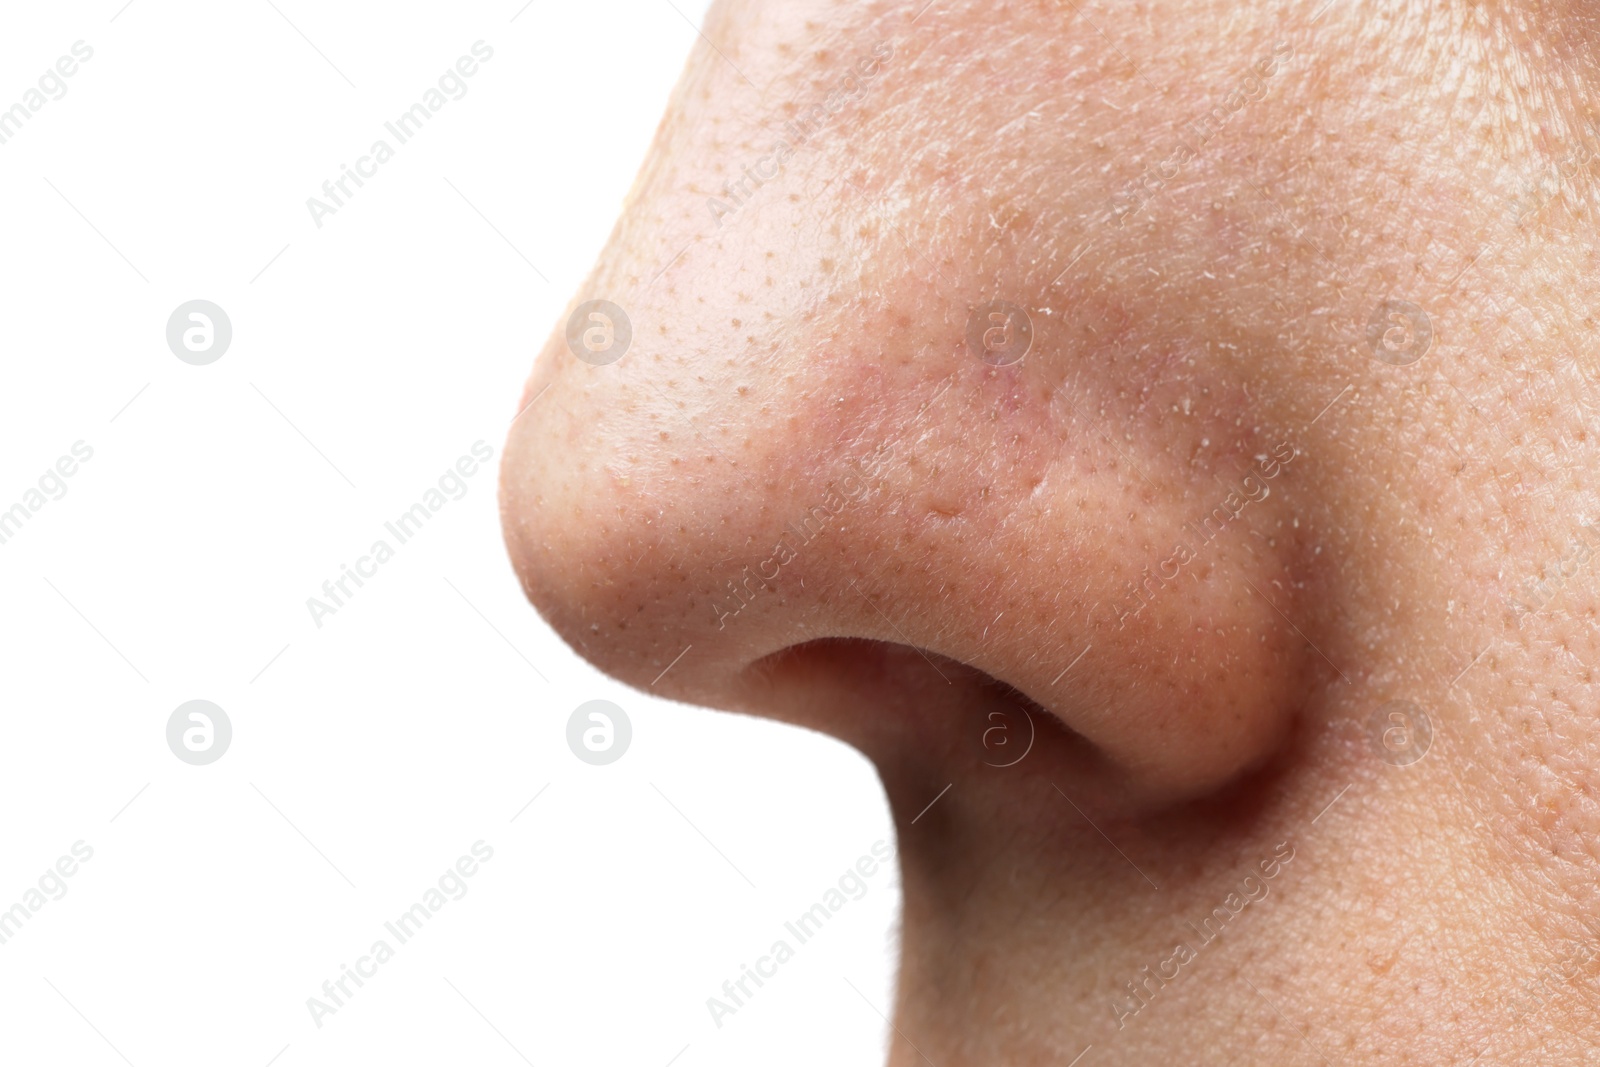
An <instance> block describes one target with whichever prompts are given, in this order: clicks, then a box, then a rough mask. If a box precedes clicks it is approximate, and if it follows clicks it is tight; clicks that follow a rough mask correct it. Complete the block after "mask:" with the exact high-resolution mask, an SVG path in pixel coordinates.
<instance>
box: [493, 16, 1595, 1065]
mask: <svg viewBox="0 0 1600 1067" xmlns="http://www.w3.org/2000/svg"><path fill="white" fill-rule="evenodd" d="M1318 6H1319V5H1317V4H1313V3H1306V4H1300V5H1293V6H1291V7H1289V8H1285V7H1284V6H1282V5H1276V4H1267V3H1265V2H1263V0H1230V2H1221V0H1209V2H1208V0H1173V2H1171V3H1167V4H1161V5H1151V4H1138V3H1109V2H1085V3H1081V4H1079V3H1074V2H1069V0H1063V2H1061V3H1042V2H1026V3H1024V2H1014V3H1005V2H1000V3H996V2H994V0H982V2H979V0H939V2H936V3H934V4H932V5H930V6H929V7H927V8H926V9H925V10H921V13H920V14H919V13H918V12H919V9H921V7H922V2H921V0H917V2H914V3H906V4H888V3H869V4H860V5H844V4H832V3H823V2H820V0H797V2H786V3H783V4H763V3H758V2H755V0H736V2H729V3H719V4H718V5H717V6H716V7H714V8H713V10H712V12H711V14H710V15H709V16H708V18H707V20H706V24H705V33H706V36H707V37H708V38H710V40H711V41H713V42H715V44H716V49H717V50H713V49H712V48H709V47H704V46H702V47H701V48H699V49H698V50H697V51H696V52H695V54H694V56H693V58H692V59H691V61H690V63H689V67H688V70H687V72H686V74H685V76H684V80H683V83H682V85H681V86H680V87H679V90H678V92H677V94H676V95H675V98H674V100H673V102H672V105H671V107H670V109H669V110H668V113H667V116H666V118H665V120H664V122H663V125H662V127H661V130H660V133H659V135H658V138H657V142H656V144H655V146H654V148H653V150H652V151H651V154H650V156H649V158H648V160H647V161H646V163H645V166H644V169H643V171H642V173H641V175H640V177H639V180H638V183H637V184H636V186H635V189H634V192H633V194H632V195H631V197H630V199H629V202H628V204H627V206H626V209H625V211H624V214H623V216H622V219H621V221H620V223H619V224H618V227H617V230H616V232H615V234H614V235H613V238H612V240H611V242H610V244H609V245H608V247H607V248H606V250H605V251H604V253H603V254H602V256H601V257H600V260H599V262H598V264H597V265H596V267H595V270H594V273H593V275H592V277H591V279H590V281H589V283H588V284H587V285H586V286H585V287H584V289H583V291H582V292H580V293H578V294H576V295H575V298H574V301H573V306H574V307H575V306H576V305H577V304H578V303H579V302H581V301H585V300H589V299H606V300H610V301H613V302H615V303H616V304H618V305H620V306H621V307H623V308H625V309H626V312H627V315H628V316H629V319H630V322H631V325H632V331H633V339H632V342H631V345H630V347H629V348H628V350H627V352H626V354H625V355H624V356H623V358H621V359H620V360H618V361H616V362H614V363H611V364H609V365H605V366H595V365H591V364H590V363H588V362H585V361H582V360H580V359H578V358H575V357H574V355H573V353H572V352H571V351H570V350H569V348H568V346H567V343H566V339H565V329H564V324H562V328H558V329H557V331H556V333H555V334H554V336H553V337H552V338H551V340H550V342H549V343H548V344H547V345H546V347H545V350H544V352H543V354H542V355H541V357H540V359H539V361H538V363H537V365H536V366H535V368H534V371H533V375H532V378H531V379H530V381H529V384H528V389H527V392H526V394H525V395H524V398H523V400H524V403H525V404H528V403H530V402H531V406H529V408H528V410H527V411H526V412H525V413H524V414H523V415H522V416H521V417H519V418H518V420H517V421H516V423H515V424H514V427H513V431H512V433H511V436H510V440H509V442H508V446H507V449H506V456H507V459H506V462H505V466H504V469H503V485H502V499H503V509H504V518H505V528H506V537H507V541H508V544H509V547H510V551H511V554H512V558H513V560H514V562H515V564H516V567H517V569H518V572H519V574H520V576H521V579H522V582H523V585H524V588H525V589H526V592H527V594H528V596H529V598H530V599H531V600H532V602H533V603H534V605H535V606H536V607H537V608H538V609H539V611H540V612H541V613H542V614H543V615H544V617H545V618H546V619H547V620H549V622H550V624H551V625H552V626H554V627H555V628H556V630H557V631H558V632H560V633H561V634H562V635H563V636H564V637H565V638H566V639H567V640H568V641H569V642H570V643H571V644H572V645H573V647H574V648H576V649H577V650H578V651H579V652H580V653H581V654H582V655H584V656H585V657H587V658H588V659H590V660H591V661H593V662H594V663H596V664H597V665H599V666H600V667H601V668H603V669H604V670H606V671H609V672H610V673H612V674H614V675H616V676H617V677H618V678H620V679H622V680H624V681H626V682H629V683H632V684H634V685H637V686H639V687H641V688H649V689H650V690H651V691H652V692H654V693H657V694H661V695H665V696H669V697H673V698H677V699H682V700H686V701H692V702H696V703H701V704H707V705H711V706H714V707H720V708H727V709H731V710H737V711H744V712H750V713H755V714H760V715H767V716H771V717H774V718H777V719H781V720H784V721H788V722H793V723H798V724H802V725H805V726H809V727H813V728H816V729H819V730H824V731H827V732H829V733H832V734H835V735H837V736H839V737H841V738H843V739H845V740H847V741H849V742H850V743H852V744H854V745H856V746H858V747H859V748H860V749H861V750H862V751H863V752H865V753H866V754H867V755H868V756H869V757H870V758H871V759H872V760H873V761H874V762H875V764H876V765H877V767H878V769H879V772H880V774H881V776H882V779H883V782H884V786H885V789H886V790H887V793H888V796H889V799H890V802H891V804H892V806H893V809H894V813H895V818H896V820H897V823H898V829H899V849H900V862H901V865H902V874H903V884H904V893H905V912H904V921H903V940H904V949H903V961H902V971H901V976H900V983H899V992H898V1003H897V1008H896V1019H895V1025H896V1027H897V1031H896V1035H895V1036H894V1038H893V1041H892V1051H891V1056H890V1062H891V1063H892V1064H895V1065H910V1064H915V1063H922V1062H924V1061H925V1060H924V1058H926V1061H929V1062H932V1063H936V1064H939V1065H940V1067H953V1065H960V1064H986V1065H992V1064H1046V1063H1051V1064H1057V1063H1059V1064H1065V1063H1068V1062H1070V1061H1072V1059H1073V1057H1075V1056H1077V1055H1079V1053H1080V1052H1082V1051H1083V1050H1084V1049H1085V1047H1086V1046H1092V1050H1091V1051H1089V1052H1088V1053H1087V1055H1086V1056H1085V1058H1084V1060H1083V1061H1082V1063H1083V1064H1084V1067H1092V1065H1095V1064H1136V1063H1148V1062H1184V1063H1195V1064H1219V1065H1220V1064H1232V1063H1256V1062H1282V1063H1305V1064H1316V1063H1329V1064H1335V1063H1345V1064H1363V1065H1380V1067H1382V1065H1390V1064H1412V1063H1415V1064H1430V1065H1431V1064H1444V1063H1460V1064H1466V1063H1471V1062H1476V1063H1478V1064H1482V1065H1493V1064H1514V1063H1515V1064H1520V1063H1527V1062H1539V1063H1549V1064H1566V1063H1573V1064H1576V1063H1582V1062H1592V1059H1591V1057H1593V1056H1594V1055H1595V1053H1594V1051H1593V1050H1594V1048H1595V1047H1596V1046H1597V1045H1600V1023H1597V1022H1596V1020H1597V1019H1600V1015H1597V1008H1600V892H1597V890H1596V886H1597V884H1600V883H1597V877H1596V875H1597V867H1600V864H1597V862H1596V860H1597V848H1600V846H1597V844H1596V842H1597V841H1600V808H1597V794H1596V782H1597V780H1600V773H1597V772H1600V725H1597V724H1600V716H1597V714H1596V712H1597V709H1600V692H1597V688H1596V682H1595V676H1594V670H1595V668H1596V667H1597V666H1600V641H1597V639H1596V630H1595V626H1594V622H1595V618H1596V614H1597V608H1600V604H1597V600H1596V596H1595V590H1596V587H1597V586H1596V583H1597V580H1600V579H1597V573H1596V572H1600V500H1597V498H1596V493H1595V489H1594V487H1595V486H1596V485H1600V478H1597V475H1600V455H1597V452H1596V447H1595V442H1594V441H1593V440H1592V439H1591V436H1590V432H1589V429H1588V427H1589V426H1590V425H1591V424H1592V422H1593V420H1594V419H1595V417H1596V415H1595V412H1596V409H1597V406H1600V405H1597V401H1600V389H1597V386H1596V382H1595V378H1596V375H1597V373H1600V369H1597V367H1596V364H1595V358H1594V355H1593V351H1594V340H1593V338H1594V318H1593V317H1592V316H1593V310H1592V309H1594V308H1595V307H1596V306H1597V304H1600V290H1597V286H1596V273H1595V256H1596V249H1597V248H1600V245H1597V242H1596V237H1597V234H1596V232H1595V230H1596V227H1595V217H1594V214H1593V205H1592V203H1591V200H1590V195H1589V187H1590V185H1591V184H1592V179H1593V174H1594V170H1595V166H1594V160H1595V159H1596V158H1600V157H1597V155H1596V151H1595V143H1596V142H1595V138H1594V137H1593V136H1592V127H1593V122H1594V118H1593V116H1591V115H1590V114H1589V111H1588V108H1587V105H1586V103H1585V101H1586V100H1587V99H1589V98H1590V96H1591V94H1590V91H1589V90H1590V87H1591V86H1593V85H1595V84H1597V79H1600V72H1597V71H1596V70H1595V67H1594V46H1595V43H1596V37H1595V34H1596V32H1600V31H1597V29H1596V27H1595V26H1594V25H1593V24H1592V23H1591V21H1590V20H1591V16H1590V15H1587V14H1586V13H1585V7H1584V6H1583V5H1573V4H1564V3H1557V2H1554V0H1552V2H1550V3H1526V4H1518V3H1514V2H1512V0H1499V2H1497V3H1476V4H1473V3H1466V2H1454V0H1440V2H1436V3H1428V4H1424V3H1421V2H1420V0H1418V2H1415V3H1413V2H1406V0H1390V2H1388V3H1374V2H1369V0H1340V2H1337V3H1335V4H1333V5H1332V6H1330V7H1328V8H1326V9H1325V11H1324V13H1322V14H1321V15H1320V17H1314V16H1317V15H1318V12H1317V8H1318ZM883 45H887V46H888V48H887V50H886V49H885V48H884V47H882V46H883ZM875 46H877V47H878V51H877V52H876V53H875V52H874V48H875ZM718 50H720V54H719V51H718ZM875 56H876V57H877V58H878V62H877V64H876V66H875V68H874V70H873V71H872V73H871V74H870V75H868V74H865V73H862V72H863V70H864V69H865V68H864V67H863V66H860V64H870V62H871V61H872V60H873V59H874V57H875ZM852 74H854V75H855V79H854V81H852V82H848V83H847V82H846V79H847V78H848V77H850V76H851V75H852ZM841 87H843V88H841ZM813 105H818V106H821V107H822V108H823V111H822V112H821V113H819V112H816V111H812V110H809V109H811V108H812V107H813ZM1214 108H1215V109H1219V110H1217V111H1215V112H1214V111H1213V109H1214ZM829 110H832V111H833V112H834V113H832V114H828V113H827V112H828V111H829ZM807 114H810V115H811V116H812V117H813V119H816V117H817V116H818V115H819V114H821V115H822V116H823V117H822V119H821V120H819V121H814V122H813V123H812V125H811V126H810V127H809V129H808V128H807V127H806V126H804V125H803V124H802V125H798V126H797V127H794V128H786V123H790V122H795V123H797V124H798V123H801V120H802V118H803V117H804V116H806V115H807ZM1208 114H1209V115H1211V116H1212V117H1211V118H1210V119H1209V120H1207V118H1206V116H1207V115H1208ZM1197 123H1199V124H1198V125H1197ZM795 129H798V130H799V131H800V134H796V133H795V132H794V130H795ZM801 135H804V136H805V140H804V143H803V144H802V143H799V138H800V136H801ZM780 140H782V141H788V142H789V147H790V149H791V151H790V152H789V153H786V154H784V156H783V159H782V160H781V162H780V161H779V160H778V159H777V157H776V156H775V155H774V154H773V153H774V145H775V144H776V143H777V142H779V141H780ZM746 166H748V167H750V168H751V171H752V172H753V173H754V174H756V175H759V176H761V177H762V178H763V179H764V180H763V181H760V182H758V181H757V180H755V179H753V178H748V177H746V176H745V171H744V168H745V167H746ZM741 179H742V180H743V182H744V184H743V188H742V189H741V188H740V187H739V186H738V185H737V184H732V185H731V188H728V189H725V183H738V182H740V181H741ZM711 198H715V200H716V201H717V203H714V204H708V200H709V199H711ZM680 253H681V254H680ZM1389 300H1394V301H1404V302H1406V304H1407V305H1411V306H1414V307H1415V308H1417V309H1420V310H1419V311H1417V312H1414V313H1411V315H1412V317H1410V318H1408V317H1407V314H1408V313H1407V311H1406V310H1404V308H1401V309H1400V310H1398V311H1392V312H1388V313H1380V314H1378V316H1377V318H1378V325H1377V327H1376V329H1375V330H1374V331H1373V332H1372V334H1371V336H1369V329H1368V324H1369V321H1370V320H1372V319H1373V318H1374V314H1375V312H1377V311H1378V309H1379V308H1380V305H1381V304H1382V303H1383V302H1384V301H1389ZM993 301H1005V302H1008V303H1009V304H1011V305H1015V306H1018V307H1020V308H1023V309H1025V310H1026V314H1027V321H1028V322H1030V323H1031V331H1032V339H1031V347H1030V348H1029V349H1028V352H1027V355H1026V357H1025V358H1023V359H1022V360H1021V361H1020V362H1016V363H1011V364H1010V365H1006V366H994V365H991V364H990V363H987V362H985V361H984V360H983V359H981V358H980V355H981V354H982V352H983V351H985V350H984V349H983V347H982V344H981V339H982V332H983V331H982V328H983V327H984V326H985V325H986V321H985V320H983V318H982V316H981V315H980V316H979V318H980V321H979V327H980V328H979V329H978V330H977V336H978V337H979V340H980V344H979V348H978V351H977V352H976V353H975V352H974V350H973V349H972V348H970V347H969V344H968V324H969V320H970V319H971V318H972V316H973V314H974V312H975V311H977V310H979V309H982V308H984V307H985V306H986V305H988V304H990V303H991V302H993ZM1396 315H1398V316H1399V317H1398V318H1396V317H1395V316H1396ZM1424 317H1425V322H1426V326H1427V329H1428V330H1429V331H1431V341H1430V342H1429V344H1428V346H1427V349H1426V351H1425V352H1424V353H1423V354H1422V355H1421V357H1420V358H1417V359H1415V361H1413V362H1406V358H1407V357H1409V356H1412V355H1415V354H1416V352H1417V351H1418V350H1419V349H1420V340H1419V337H1420V333H1419V330H1420V328H1421V323H1422V322H1423V321H1424ZM1000 321H1001V322H1002V323H1003V322H1004V321H1005V320H1004V318H1003V317H1002V319H1001V320H1000ZM1017 321H1019V320H1013V330H1014V331H1015V329H1016V328H1017V327H1016V323H1017ZM1013 336H1015V333H1013ZM991 339H992V340H994V341H996V342H999V341H1001V340H1003V337H1001V336H1000V335H992V336H991ZM1375 345H1376V348H1375V347H1374V346H1375ZM1005 351H1011V350H1002V352H1005ZM1375 353H1376V355H1375ZM1380 356H1381V357H1383V358H1379V357H1380ZM1397 364H1403V365H1397ZM812 509H816V510H812ZM808 516H810V518H811V523H810V526H809V527H808V528H805V529H803V530H802V529H799V528H800V527H801V526H802V524H803V523H804V522H805V520H806V519H807V517H808ZM1592 524H1593V525H1597V529H1596V530H1595V532H1594V533H1592V534H1591V533H1589V532H1586V527H1587V526H1589V525H1592ZM747 568H748V570H747ZM1152 576H1154V577H1152ZM730 583H731V586H730ZM1533 583H1539V584H1538V585H1537V586H1534V584H1533ZM1135 586H1137V587H1138V588H1139V590H1140V591H1139V592H1134V591H1133V590H1134V588H1135ZM732 587H737V593H736V592H734V591H733V588H732ZM686 648H687V649H688V650H689V651H688V652H684V650H685V649H686ZM680 654H681V659H679V658H677V657H679V656H680ZM663 672H665V673H663ZM1393 701H1409V702H1411V704H1412V705H1414V706H1415V710H1420V712H1421V715H1422V716H1425V718H1426V720H1427V724H1428V725H1429V726H1431V741H1430V742H1429V743H1428V744H1427V747H1426V750H1425V753H1424V754H1423V755H1422V756H1421V758H1420V759H1416V760H1415V761H1414V762H1407V760H1408V759H1409V758H1410V757H1411V756H1414V755H1415V754H1416V753H1417V752H1418V751H1422V745H1423V742H1422V740H1421V737H1422V736H1423V735H1422V734H1420V733H1419V730H1421V729H1422V725H1421V723H1420V721H1419V719H1418V717H1417V715H1416V714H1415V711H1414V710H1405V709H1404V707H1402V711H1400V712H1398V713H1397V714H1400V716H1401V717H1399V718H1391V717H1390V714H1391V711H1392V709H1388V708H1385V705H1388V704H1389V703H1390V702H1393ZM1375 716H1376V717H1377V718H1376V720H1374V717H1375ZM997 729H998V730H999V731H1000V732H999V733H996V732H994V731H995V730H997ZM1030 736H1031V737H1032V738H1033V741H1032V745H1031V747H1026V742H1027V740H1028V738H1029V737H1030ZM1385 746H1387V747H1385ZM1024 751H1026V755H1025V756H1021V753H1022V752H1024ZM1019 756H1020V759H1019ZM1002 764H1011V765H1010V766H1001V765H1002ZM947 783H948V784H950V789H949V790H948V792H947V793H945V794H944V795H943V796H942V797H940V799H939V800H938V802H937V803H935V804H933V806H932V807H931V808H928V807H927V806H928V804H929V802H930V801H932V800H933V799H934V798H935V797H936V796H937V795H939V793H940V791H941V790H942V789H943V788H944V787H945V785H946V784H947ZM925 808H926V809H927V810H926V811H924V809H925ZM919 816H920V817H919ZM913 819H915V820H916V821H915V823H913V821H912V820H913ZM1285 855H1289V856H1291V857H1292V858H1290V859H1288V860H1284V859H1283V857H1284V856H1285ZM1269 867H1271V868H1272V869H1273V873H1271V874H1270V875H1269V874H1268V873H1267V871H1268V868H1269ZM1214 909H1220V914H1218V912H1217V911H1216V910H1214ZM1208 917H1211V918H1212V927H1215V926H1217V925H1223V926H1225V929H1224V931H1223V932H1222V933H1221V934H1220V935H1218V936H1216V937H1215V938H1214V939H1211V940H1207V939H1206V937H1205V934H1206V932H1207V931H1206V930H1205V929H1204V928H1203V927H1202V924H1203V922H1204V921H1205V920H1206V919H1207V918H1208ZM1191 924H1192V925H1191ZM1179 945H1187V946H1188V947H1189V950H1190V952H1189V953H1188V954H1187V955H1185V954H1184V953H1183V952H1182V951H1181V950H1180V949H1179V948H1178V946H1179ZM1475 1056H1477V1057H1480V1058H1478V1059H1476V1060H1474V1057H1475ZM1158 1058H1159V1059H1158Z"/></svg>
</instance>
